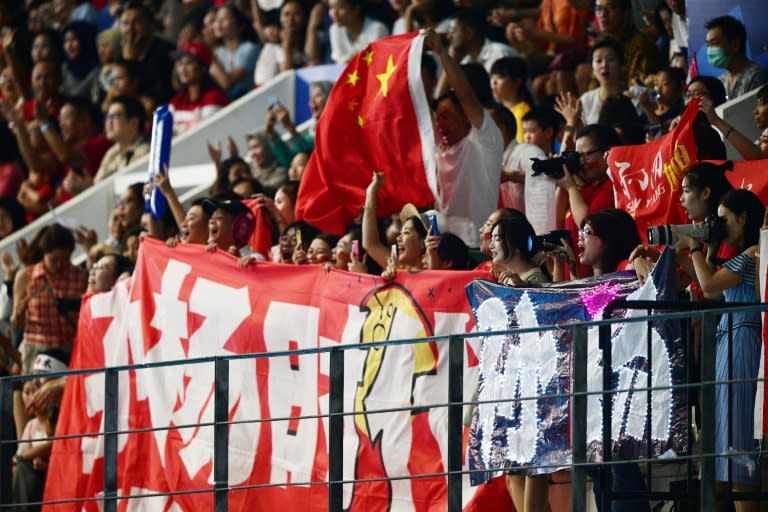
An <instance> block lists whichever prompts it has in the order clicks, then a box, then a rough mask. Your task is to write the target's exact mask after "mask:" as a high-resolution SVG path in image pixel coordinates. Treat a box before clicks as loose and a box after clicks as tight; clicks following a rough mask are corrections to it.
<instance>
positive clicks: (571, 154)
mask: <svg viewBox="0 0 768 512" xmlns="http://www.w3.org/2000/svg"><path fill="white" fill-rule="evenodd" d="M531 160H533V175H534V176H538V175H539V174H542V173H543V174H545V175H547V177H549V178H552V179H553V180H559V179H560V178H562V177H563V176H565V173H564V172H563V165H565V167H566V168H567V169H568V172H570V173H571V174H576V173H577V172H579V169H581V155H580V154H579V153H577V152H576V151H563V152H562V154H561V155H560V156H558V157H557V158H548V159H545V160H542V159H540V158H531Z"/></svg>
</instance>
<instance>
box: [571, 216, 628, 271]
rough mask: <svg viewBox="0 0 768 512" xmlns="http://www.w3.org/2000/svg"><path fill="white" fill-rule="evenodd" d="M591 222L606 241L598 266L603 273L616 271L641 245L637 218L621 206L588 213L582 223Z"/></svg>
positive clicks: (595, 232) (600, 236)
mask: <svg viewBox="0 0 768 512" xmlns="http://www.w3.org/2000/svg"><path fill="white" fill-rule="evenodd" d="M587 224H589V225H590V226H591V227H592V231H593V233H594V235H595V236H597V237H598V238H600V239H601V240H602V241H603V242H604V244H603V245H604V247H605V249H604V251H603V255H602V258H600V263H599V265H598V267H599V268H600V270H601V271H602V273H604V274H606V273H609V272H616V270H617V269H616V267H617V266H618V265H619V263H620V262H621V261H622V260H625V259H627V257H629V254H630V253H631V252H632V250H633V249H634V248H635V247H637V246H638V245H640V243H641V242H640V234H639V233H638V232H637V225H636V224H635V219H633V218H632V216H631V215H630V214H629V213H627V212H626V211H624V210H621V209H619V208H605V209H604V210H598V211H596V212H594V213H591V214H589V215H587V216H586V217H585V218H584V221H583V222H582V223H581V227H582V228H583V227H584V226H586V225H587Z"/></svg>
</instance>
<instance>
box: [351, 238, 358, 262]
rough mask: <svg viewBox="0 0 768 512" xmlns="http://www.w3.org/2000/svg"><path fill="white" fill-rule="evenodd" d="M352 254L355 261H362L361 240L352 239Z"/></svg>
mask: <svg viewBox="0 0 768 512" xmlns="http://www.w3.org/2000/svg"><path fill="white" fill-rule="evenodd" d="M352 256H354V257H355V261H360V241H359V240H352Z"/></svg>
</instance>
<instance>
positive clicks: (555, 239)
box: [528, 229, 573, 254]
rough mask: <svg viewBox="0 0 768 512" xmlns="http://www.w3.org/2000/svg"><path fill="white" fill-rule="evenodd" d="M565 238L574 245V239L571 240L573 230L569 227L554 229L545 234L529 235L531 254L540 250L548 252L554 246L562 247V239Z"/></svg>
mask: <svg viewBox="0 0 768 512" xmlns="http://www.w3.org/2000/svg"><path fill="white" fill-rule="evenodd" d="M561 238H563V239H565V240H566V241H567V242H568V243H569V244H570V245H571V247H573V240H571V232H570V231H568V230H567V229H554V230H552V231H550V232H549V233H544V234H543V235H534V236H529V237H528V250H529V251H530V252H531V254H536V253H537V252H539V251H544V252H548V251H551V250H552V249H553V248H554V247H561V246H562V245H563V244H562V243H561V242H560V239H561Z"/></svg>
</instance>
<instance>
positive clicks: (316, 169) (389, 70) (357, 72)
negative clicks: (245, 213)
mask: <svg viewBox="0 0 768 512" xmlns="http://www.w3.org/2000/svg"><path fill="white" fill-rule="evenodd" d="M423 40H424V37H423V36H416V34H415V33H411V34H405V35H401V36H394V37H386V38H383V39H379V40H378V41H375V42H374V43H371V44H370V45H369V46H368V47H367V48H366V49H365V50H363V51H361V52H359V53H358V54H357V55H355V56H354V57H353V58H352V60H351V61H350V62H349V64H348V65H347V67H346V69H345V70H344V72H343V73H342V75H341V77H340V78H339V80H338V81H337V82H336V85H335V86H334V88H333V90H331V94H330V97H329V98H328V103H327V104H326V106H325V109H324V110H323V114H322V116H321V117H320V120H319V122H318V126H317V132H316V135H315V150H314V152H313V153H312V157H311V158H310V160H309V163H308V164H307V168H306V169H305V171H304V175H303V176H302V180H301V187H300V189H299V197H298V200H297V203H296V218H297V219H302V220H305V221H307V222H309V223H311V224H314V225H316V226H318V227H319V228H320V229H322V230H323V231H328V232H333V233H338V234H343V232H344V229H345V227H346V226H347V224H349V223H350V221H352V219H354V218H355V217H356V216H357V214H358V213H359V210H360V207H361V206H363V202H364V201H365V189H366V187H367V186H368V184H369V183H370V182H371V173H372V172H373V171H374V170H376V171H379V172H383V173H386V175H387V181H386V183H385V185H384V188H383V189H382V191H381V192H380V193H379V196H378V214H379V215H389V214H392V213H395V212H397V211H399V210H400V208H402V206H403V205H404V204H405V203H413V204H414V205H416V206H417V207H424V206H427V205H429V204H431V203H432V202H433V201H434V198H435V197H436V196H437V185H436V183H437V178H436V175H435V165H434V134H433V131H432V120H431V115H430V111H429V106H428V104H427V98H426V94H425V93H424V87H423V86H422V83H421V72H420V67H421V54H422V46H423Z"/></svg>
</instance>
